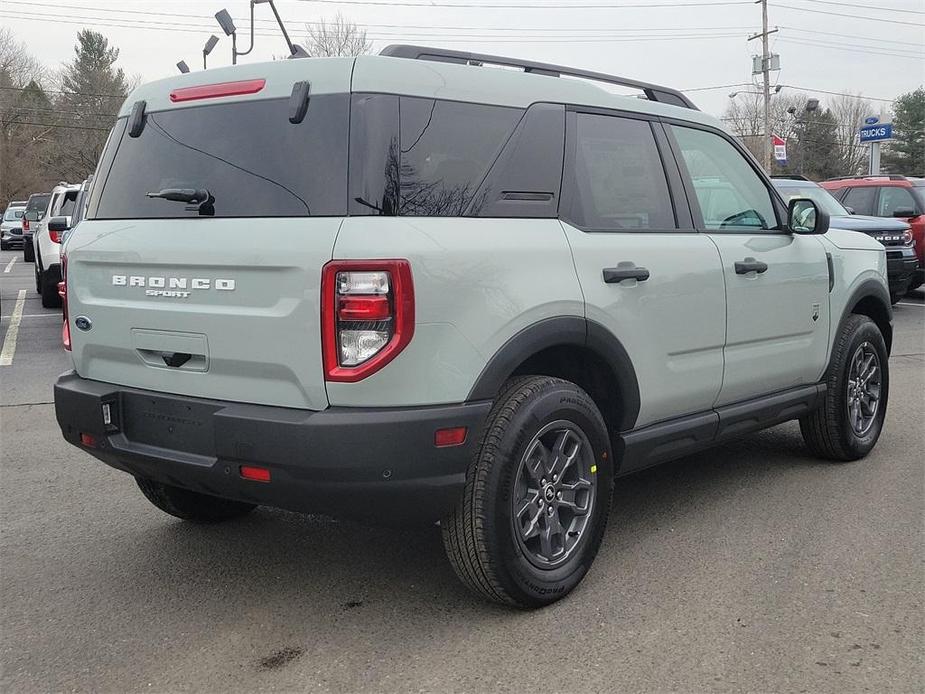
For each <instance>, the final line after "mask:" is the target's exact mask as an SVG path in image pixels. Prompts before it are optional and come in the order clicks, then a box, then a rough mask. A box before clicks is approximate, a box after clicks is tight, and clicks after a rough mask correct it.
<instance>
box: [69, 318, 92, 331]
mask: <svg viewBox="0 0 925 694" xmlns="http://www.w3.org/2000/svg"><path fill="white" fill-rule="evenodd" d="M74 325H76V326H77V329H78V330H84V331H86V330H89V329H90V328H92V327H93V321H91V320H90V319H89V318H87V317H86V316H77V318H75V319H74Z"/></svg>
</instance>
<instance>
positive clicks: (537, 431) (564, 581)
mask: <svg viewBox="0 0 925 694" xmlns="http://www.w3.org/2000/svg"><path fill="white" fill-rule="evenodd" d="M612 457H613V456H612V453H611V448H610V440H609V437H608V434H607V427H606V426H605V424H604V420H603V418H602V417H601V414H600V412H599V411H598V409H597V406H596V405H595V404H594V401H593V400H591V398H590V397H589V396H588V394H587V393H585V392H584V391H583V390H582V389H581V388H579V387H578V386H577V385H575V384H574V383H569V382H568V381H563V380H561V379H558V378H552V377H547V376H529V377H524V378H520V379H517V380H514V381H511V382H509V383H508V384H506V386H505V388H503V389H502V392H501V394H500V396H499V397H498V400H497V401H496V402H495V404H494V406H493V407H492V410H491V412H490V414H489V415H488V420H487V422H486V425H485V431H484V433H483V436H482V440H481V443H480V446H479V450H478V453H477V454H476V456H475V459H474V460H473V461H472V463H471V464H470V467H469V470H468V472H467V474H466V486H465V490H464V492H463V497H462V499H460V501H459V503H458V505H457V507H456V509H455V510H454V511H453V512H452V513H451V514H450V515H449V516H448V517H447V518H446V519H444V520H443V521H442V522H441V528H442V533H443V543H444V547H445V548H446V552H447V556H448V557H449V559H450V563H451V564H452V565H453V568H454V570H455V571H456V574H457V576H458V577H459V578H460V579H461V580H462V582H463V583H464V584H465V585H467V586H468V587H469V588H471V589H472V590H474V591H475V592H476V593H478V594H480V595H481V596H483V597H486V598H488V599H489V600H493V601H495V602H501V603H506V604H510V605H518V606H521V607H540V606H543V605H548V604H549V603H552V602H555V601H556V600H559V599H560V598H563V597H565V596H566V595H567V594H568V593H569V592H570V591H571V590H572V589H573V588H574V587H575V586H576V585H578V583H579V582H580V581H581V580H582V578H584V575H585V574H586V573H587V572H588V569H589V568H590V567H591V563H592V562H593V561H594V557H595V555H596V554H597V550H598V548H599V547H600V544H601V539H602V537H603V534H604V528H605V526H606V524H607V516H608V515H609V512H610V500H611V494H612V490H613V473H612V470H613V465H612Z"/></svg>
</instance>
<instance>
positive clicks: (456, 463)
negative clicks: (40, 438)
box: [55, 46, 892, 606]
mask: <svg viewBox="0 0 925 694" xmlns="http://www.w3.org/2000/svg"><path fill="white" fill-rule="evenodd" d="M498 66H501V67H505V68H508V69H496V67H498ZM564 77H580V78H582V79H564ZM608 83H609V84H616V85H621V86H623V87H632V88H636V89H639V90H640V91H641V92H642V96H644V97H645V98H643V99H637V98H632V97H627V96H619V95H616V94H613V93H611V92H610V91H608V90H607V89H605V88H603V87H602V86H601V85H602V84H608ZM63 267H64V268H65V271H66V279H65V282H64V284H63V285H62V290H63V293H64V294H65V298H66V305H65V316H66V321H65V330H64V333H65V334H64V338H65V343H66V345H67V347H68V349H70V350H71V355H72V358H73V364H74V371H73V372H71V373H68V374H65V375H63V376H62V377H61V378H60V380H59V381H58V383H57V385H56V386H55V404H56V410H57V417H58V421H59V423H60V426H61V429H62V432H63V434H64V437H65V438H66V439H67V440H68V441H69V442H71V443H73V444H74V445H76V446H79V447H81V448H82V449H83V450H85V451H86V452H88V453H90V454H91V455H93V456H95V457H97V458H99V459H100V460H102V461H103V462H105V463H107V464H109V465H111V466H113V467H115V468H118V469H120V470H124V471H126V472H128V473H129V474H131V475H133V476H134V477H135V478H136V479H137V482H138V485H139V487H140V488H141V491H142V492H143V493H144V495H145V496H146V497H147V498H148V499H149V500H150V501H151V502H152V503H153V504H154V505H156V506H157V507H158V508H160V509H162V510H164V511H166V512H167V513H169V514H172V515H174V516H177V517H179V518H182V519H186V520H190V521H200V522H210V521H221V520H226V519H230V518H235V517H238V516H241V515H243V514H246V513H248V512H249V511H251V510H252V509H254V508H255V507H256V506H259V505H267V506H276V507H281V508H286V509H293V510H299V511H309V512H319V513H326V514H331V515H334V516H344V517H350V518H358V519H362V520H366V521H368V522H372V523H379V524H389V525H391V524H395V523H400V522H425V523H434V522H437V521H439V523H440V527H441V530H442V533H443V538H444V541H445V544H446V550H447V554H448V556H449V559H450V561H451V562H452V564H453V567H454V568H455V570H456V572H457V574H458V575H459V577H460V578H461V579H462V581H463V582H464V583H466V584H467V585H468V586H469V587H471V588H472V589H474V590H475V591H476V592H477V593H479V594H481V595H483V596H485V597H487V598H489V599H492V600H496V601H499V602H503V603H508V604H514V605H522V606H540V605H545V604H548V603H550V602H553V601H555V600H557V599H559V598H561V597H563V596H564V595H566V594H567V593H568V592H569V591H570V590H571V589H572V588H574V587H575V586H576V585H577V584H578V582H579V581H580V580H581V579H582V578H583V576H584V575H585V573H586V572H587V571H588V569H589V567H590V566H591V563H592V561H593V559H594V556H595V554H596V553H597V550H598V547H599V545H600V543H601V539H602V536H603V533H604V527H605V524H606V521H607V516H608V512H609V507H610V500H611V491H612V489H613V486H614V480H615V479H617V478H618V477H620V476H622V475H626V474H628V473H631V472H633V471H635V470H639V469H641V468H645V467H648V466H650V465H654V464H656V463H660V462H663V461H666V460H670V459H673V458H678V457H680V456H684V455H685V454H688V453H690V452H692V451H696V450H699V449H702V448H705V447H708V446H711V445H713V444H716V443H718V442H721V441H724V440H727V439H728V438H730V437H733V436H738V435H740V434H743V433H746V432H750V431H755V430H757V429H761V428H764V427H768V426H771V425H774V424H777V423H779V422H783V421H785V420H791V419H799V420H800V423H801V428H802V431H803V435H804V438H805V439H806V442H807V444H808V446H809V449H810V450H811V451H812V452H813V453H815V454H816V455H819V456H822V457H824V458H828V459H830V460H837V461H848V460H855V459H858V458H861V457H863V456H865V455H866V454H867V453H868V452H869V451H870V450H871V449H872V448H873V446H874V445H875V443H876V441H877V438H878V437H879V435H880V432H881V429H882V426H883V420H884V416H885V413H886V407H887V395H888V386H889V376H888V364H887V359H888V355H889V350H890V341H891V315H892V314H891V310H890V298H889V293H888V291H887V285H886V279H885V277H886V261H885V257H884V250H883V246H882V245H881V244H879V243H878V242H877V241H875V240H874V239H872V238H870V237H868V236H865V235H863V234H857V233H853V232H843V231H839V230H837V229H831V230H829V229H828V217H827V216H826V215H825V213H824V212H823V211H822V210H818V209H817V208H816V206H815V205H814V203H813V202H812V201H810V200H802V199H796V200H792V201H790V205H789V209H788V206H786V205H785V204H784V203H783V201H782V199H781V198H780V197H779V195H778V193H777V192H776V191H775V189H774V187H773V186H772V185H771V183H770V181H769V180H768V178H767V177H766V176H765V175H764V173H762V171H761V169H760V167H759V166H758V165H757V164H756V163H755V161H754V160H753V159H752V157H750V156H749V155H748V153H747V152H746V150H745V149H744V148H743V147H742V146H741V145H740V144H739V143H738V142H737V141H736V140H735V139H734V138H733V137H731V136H730V135H729V134H728V133H726V132H725V131H724V130H723V128H722V127H721V126H720V124H719V122H717V121H716V119H714V118H711V117H709V116H707V115H705V114H703V113H701V112H700V111H698V110H697V109H696V108H695V107H694V106H693V104H691V102H690V101H689V100H688V99H687V98H686V97H685V96H684V95H683V94H681V93H679V92H677V91H675V90H673V89H669V88H666V87H660V86H656V85H651V84H646V83H641V82H637V81H635V80H629V79H624V78H620V77H614V76H611V75H603V74H599V73H589V72H584V71H579V70H571V69H568V68H564V67H559V66H553V65H545V64H540V63H531V62H526V61H519V60H513V59H507V58H499V57H495V56H485V55H474V54H468V53H461V52H454V51H444V50H439V49H428V48H418V47H413V46H393V47H390V48H388V49H386V50H385V51H383V54H382V55H379V56H362V57H358V58H332V59H327V58H325V59H306V60H287V61H279V62H273V63H263V64H252V65H239V66H236V67H230V68H220V69H213V70H208V71H203V72H197V73H190V74H185V75H179V76H176V77H172V78H170V79H166V80H161V81H158V82H153V83H150V84H146V85H144V86H141V87H139V88H138V89H136V90H135V91H134V92H133V93H132V94H131V96H130V97H129V98H128V100H127V101H126V103H125V106H124V107H123V109H122V111H121V113H120V114H119V118H118V120H117V122H116V125H115V128H114V129H113V132H112V135H111V136H110V139H109V142H108V144H107V146H106V147H105V150H104V153H103V155H102V158H101V160H100V162H99V166H98V169H97V172H96V175H95V184H94V186H93V190H92V193H91V196H90V201H89V207H88V210H87V215H86V219H85V220H84V221H83V222H82V223H81V224H80V226H79V227H78V228H77V229H75V230H74V231H73V233H72V235H71V236H70V238H69V239H68V244H67V247H66V258H65V260H64V262H63Z"/></svg>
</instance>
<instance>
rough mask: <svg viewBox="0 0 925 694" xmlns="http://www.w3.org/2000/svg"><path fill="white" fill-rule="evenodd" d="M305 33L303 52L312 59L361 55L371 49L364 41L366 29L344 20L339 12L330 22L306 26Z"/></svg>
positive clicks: (323, 20)
mask: <svg viewBox="0 0 925 694" xmlns="http://www.w3.org/2000/svg"><path fill="white" fill-rule="evenodd" d="M305 31H306V32H308V33H307V34H306V36H305V50H306V51H308V54H309V55H310V56H312V57H313V58H317V57H323V56H352V55H363V54H365V53H369V52H370V51H372V49H373V44H372V41H368V40H367V39H366V29H360V28H359V27H358V26H357V25H356V24H354V23H353V22H350V21H348V20H346V19H345V18H344V16H343V15H342V14H341V13H340V12H338V13H337V15H335V17H334V19H332V20H325V19H322V20H321V21H320V22H318V24H316V25H312V24H306V25H305Z"/></svg>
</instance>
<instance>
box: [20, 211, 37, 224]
mask: <svg viewBox="0 0 925 694" xmlns="http://www.w3.org/2000/svg"><path fill="white" fill-rule="evenodd" d="M23 218H24V219H25V220H26V221H27V222H37V221H39V213H38V211H36V210H29V211H28V212H26V214H24V215H23Z"/></svg>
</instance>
